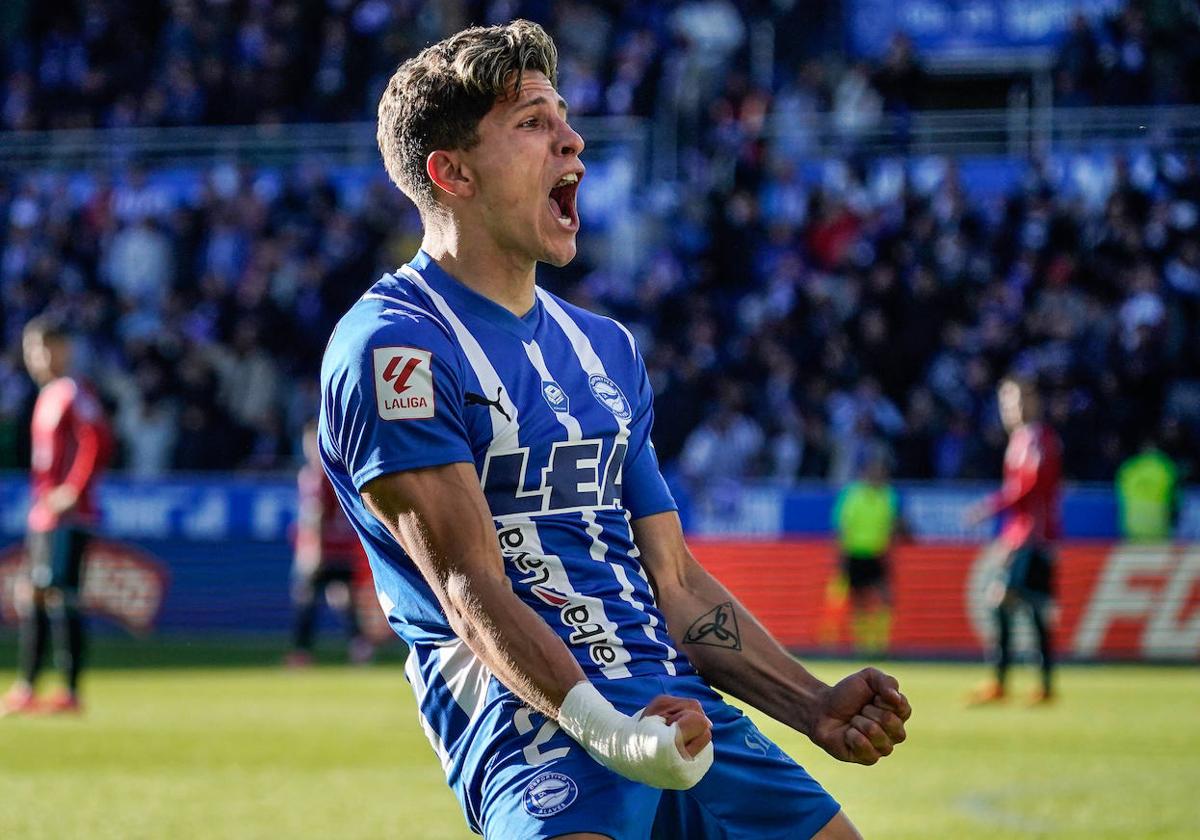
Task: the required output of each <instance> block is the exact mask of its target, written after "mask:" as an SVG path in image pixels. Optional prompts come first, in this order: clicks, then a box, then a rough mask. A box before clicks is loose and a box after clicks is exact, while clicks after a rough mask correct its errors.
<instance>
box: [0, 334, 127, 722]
mask: <svg viewBox="0 0 1200 840" xmlns="http://www.w3.org/2000/svg"><path fill="white" fill-rule="evenodd" d="M22 349H23V351H24V355H25V365H26V367H27V368H28V369H29V375H30V376H32V377H33V380H34V382H36V383H37V385H38V387H39V389H40V390H39V392H38V397H37V402H36V404H35V405H34V410H33V426H32V444H33V447H32V449H33V458H32V468H31V496H32V505H31V507H30V510H29V519H28V538H27V543H26V547H27V553H28V557H27V561H26V566H25V572H26V574H25V575H24V576H23V577H22V579H21V580H20V581H19V582H18V584H17V591H16V603H17V610H18V613H19V615H20V656H19V674H18V677H17V681H16V683H14V684H13V686H12V688H11V689H9V691H8V693H7V694H5V696H4V699H3V712H4V713H6V714H16V713H21V712H30V711H35V710H36V711H48V712H77V711H79V710H80V703H79V674H80V670H81V669H82V666H83V649H84V624H83V616H82V614H81V611H80V592H81V583H82V579H83V555H84V551H85V549H86V547H87V543H88V539H89V536H90V533H91V531H92V530H93V529H94V528H95V526H96V525H97V523H98V520H99V517H98V512H97V508H96V504H95V500H94V498H93V492H92V490H93V487H94V486H95V484H96V480H97V478H98V476H99V474H100V472H101V470H102V469H103V468H104V466H105V464H106V462H107V460H108V456H109V454H110V452H111V448H112V443H111V441H112V439H111V436H110V433H109V429H108V424H107V422H106V420H105V417H104V411H103V409H102V407H101V405H100V402H99V400H98V399H97V398H96V395H95V394H94V393H93V392H92V390H91V389H90V388H89V387H88V385H87V384H86V383H84V382H83V381H81V380H80V379H77V378H75V377H73V376H71V375H70V373H69V371H70V369H71V341H70V336H69V335H68V333H67V332H66V331H65V330H64V329H63V328H62V327H61V326H59V325H57V324H55V323H53V322H51V321H50V320H48V319H45V318H40V317H39V318H35V319H33V320H31V321H30V322H29V323H28V324H27V325H26V327H25V331H24V335H23V337H22ZM51 635H53V637H54V647H55V657H56V659H57V661H58V666H59V668H60V670H61V671H62V676H63V683H64V685H63V689H62V690H61V691H60V692H59V693H57V694H55V695H53V696H52V697H51V698H50V699H49V700H47V701H46V702H44V703H39V702H38V701H37V699H36V695H35V693H34V690H35V685H36V682H37V678H38V674H39V673H40V671H41V669H42V664H43V661H44V659H45V653H46V646H47V641H48V639H49V637H50V636H51Z"/></svg>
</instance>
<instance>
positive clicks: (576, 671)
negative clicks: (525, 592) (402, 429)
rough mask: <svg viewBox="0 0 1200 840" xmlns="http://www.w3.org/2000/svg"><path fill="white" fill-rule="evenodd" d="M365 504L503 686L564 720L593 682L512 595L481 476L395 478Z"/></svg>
mask: <svg viewBox="0 0 1200 840" xmlns="http://www.w3.org/2000/svg"><path fill="white" fill-rule="evenodd" d="M363 500H364V501H365V502H366V504H367V507H368V508H369V509H370V510H371V512H372V513H373V514H374V515H375V516H376V517H378V519H379V520H380V522H382V523H383V524H384V525H385V526H386V527H387V528H388V530H389V531H390V532H391V533H392V536H393V537H395V538H396V540H397V542H399V543H400V545H401V546H403V548H404V550H405V552H406V553H407V554H408V556H409V557H411V558H412V559H413V562H414V563H415V564H416V565H417V567H418V568H419V569H420V571H421V573H422V575H423V576H424V577H425V579H426V580H427V581H428V582H429V584H430V586H431V588H432V589H433V590H434V593H435V594H436V595H437V598H438V602H439V603H440V604H441V606H442V609H443V611H444V612H445V613H446V617H447V620H448V621H449V622H450V626H451V627H452V628H453V629H454V632H455V633H457V634H458V636H459V637H460V638H462V639H463V641H465V642H466V644H467V646H468V647H470V648H471V650H472V652H473V653H475V655H476V656H478V657H479V659H480V661H481V662H483V664H484V665H485V666H487V668H488V669H489V670H490V671H491V672H492V673H493V674H495V676H496V678H497V679H499V680H500V682H502V683H503V684H504V685H505V686H507V687H508V688H510V689H511V690H512V691H513V692H514V693H516V695H517V696H518V697H520V698H521V699H522V700H524V701H525V702H526V703H528V704H529V705H530V706H532V707H533V708H535V709H537V710H538V711H540V712H543V713H544V714H547V715H549V716H551V717H553V718H557V717H558V710H559V707H560V706H561V705H562V700H563V698H564V697H565V696H566V694H567V692H568V691H570V690H571V688H572V687H573V686H574V685H576V684H577V683H579V682H580V681H582V680H584V679H586V677H585V676H584V673H583V669H582V668H580V667H579V663H578V662H576V661H575V658H574V657H573V656H572V655H571V652H570V650H568V649H567V646H566V644H564V643H563V641H562V640H561V639H560V638H559V637H558V636H556V635H555V634H554V632H553V631H552V630H551V629H550V627H549V626H548V625H547V624H546V622H545V621H543V620H542V618H541V616H539V615H538V614H537V613H536V612H534V611H533V610H532V609H531V608H530V607H529V606H527V605H526V604H525V603H523V602H522V601H521V600H520V599H519V598H518V597H517V596H516V595H515V594H514V593H513V591H512V585H511V584H510V583H509V580H508V578H507V577H506V576H505V574H504V563H503V560H502V559H501V557H500V548H499V546H498V545H497V543H496V532H495V529H494V528H493V526H492V523H491V519H490V518H489V516H488V513H487V510H486V508H485V507H484V506H483V501H482V496H481V495H480V493H479V484H478V482H477V480H476V478H475V473H474V470H473V469H472V468H470V467H469V466H466V465H462V464H453V465H449V466H447V467H442V468H435V469H429V470H417V471H413V472H412V473H405V474H400V475H395V476H388V477H385V478H383V479H377V480H376V481H375V482H372V483H371V484H369V485H368V486H367V487H365V488H363Z"/></svg>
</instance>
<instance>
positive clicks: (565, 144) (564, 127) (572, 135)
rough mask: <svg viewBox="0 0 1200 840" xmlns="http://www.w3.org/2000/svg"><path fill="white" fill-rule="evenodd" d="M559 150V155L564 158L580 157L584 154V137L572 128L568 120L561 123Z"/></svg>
mask: <svg viewBox="0 0 1200 840" xmlns="http://www.w3.org/2000/svg"><path fill="white" fill-rule="evenodd" d="M558 143H559V149H558V153H559V154H560V155H563V156H569V155H580V154H582V153H583V147H584V142H583V137H582V136H581V135H580V134H579V132H578V131H576V130H575V129H573V128H571V124H570V123H568V122H567V121H566V120H562V121H561V131H560V136H559V138H558Z"/></svg>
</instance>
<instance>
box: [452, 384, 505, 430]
mask: <svg viewBox="0 0 1200 840" xmlns="http://www.w3.org/2000/svg"><path fill="white" fill-rule="evenodd" d="M503 393H504V388H497V389H496V399H494V400H489V399H488V398H487V397H485V396H484V395H483V394H473V393H471V392H470V391H467V392H466V393H465V394H463V398H464V399H465V400H466V402H467V405H486V406H491V407H492V408H494V409H496V410H497V411H499V412H500V416H501V417H503V418H504V419H505V420H507V421H508V422H510V423H511V422H512V418H511V417H509V416H508V412H507V411H505V410H504V406H503V405H501V403H500V395H501V394H503Z"/></svg>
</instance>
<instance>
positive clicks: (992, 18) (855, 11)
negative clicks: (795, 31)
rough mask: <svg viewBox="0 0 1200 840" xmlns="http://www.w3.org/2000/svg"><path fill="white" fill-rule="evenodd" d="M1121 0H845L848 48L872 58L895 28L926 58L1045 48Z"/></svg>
mask: <svg viewBox="0 0 1200 840" xmlns="http://www.w3.org/2000/svg"><path fill="white" fill-rule="evenodd" d="M1124 5H1125V3H1124V0H849V2H848V3H847V4H846V29H847V34H848V36H849V41H850V44H849V46H850V49H851V51H852V52H854V53H856V54H858V55H861V56H866V57H869V58H878V57H879V56H881V55H883V53H884V52H885V51H886V50H887V46H888V42H889V41H890V40H891V39H892V36H893V35H895V34H896V33H898V32H903V33H906V34H907V35H908V37H909V38H911V39H912V41H913V44H914V46H915V47H916V50H917V53H918V54H919V55H920V56H922V57H923V58H926V59H932V60H935V61H936V60H939V59H977V58H985V57H989V56H994V55H995V54H996V53H1008V54H1012V53H1020V52H1025V53H1028V52H1032V51H1037V50H1043V51H1044V50H1050V49H1053V48H1054V47H1056V46H1058V44H1060V43H1061V42H1062V40H1063V38H1064V37H1065V36H1066V34H1067V32H1068V31H1069V30H1070V27H1071V21H1072V19H1073V18H1074V17H1075V15H1076V14H1077V13H1079V12H1082V13H1083V14H1084V15H1085V16H1087V17H1088V18H1090V19H1092V20H1095V19H1097V18H1101V17H1103V16H1105V15H1108V14H1111V13H1112V12H1114V11H1117V10H1119V9H1120V8H1121V7H1123V6H1124Z"/></svg>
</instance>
